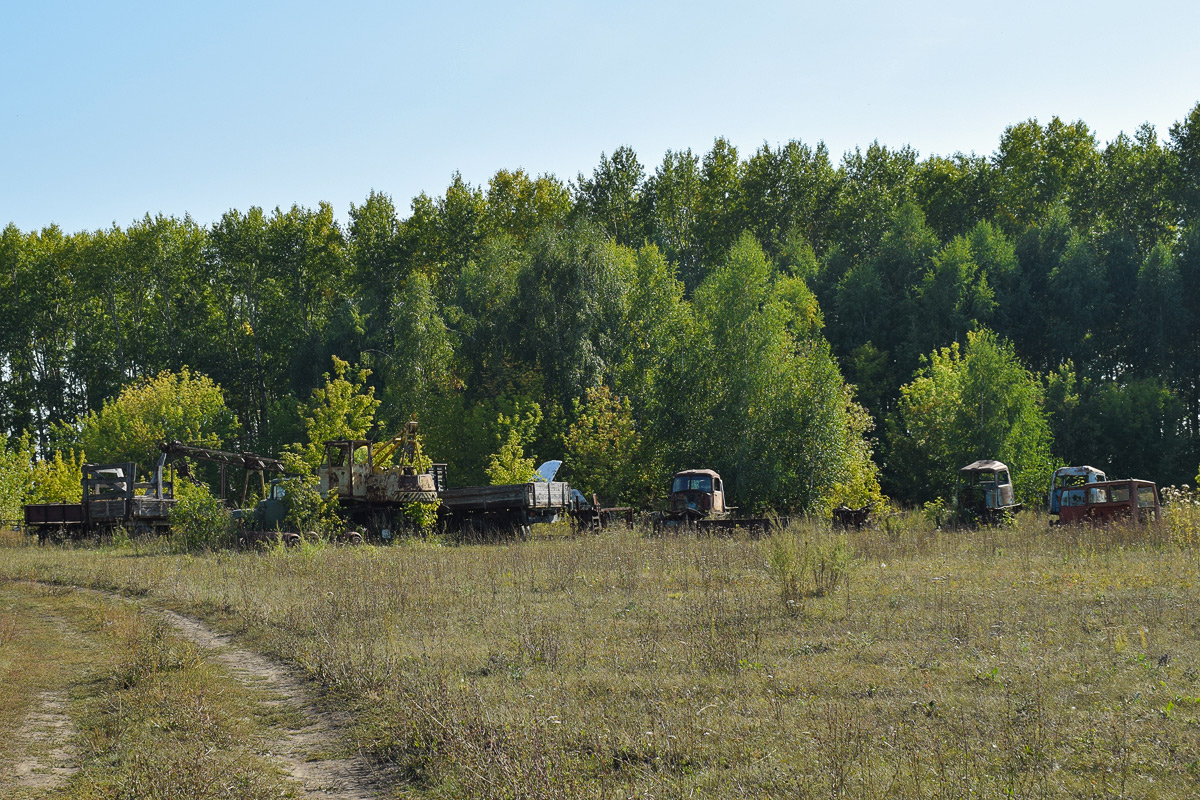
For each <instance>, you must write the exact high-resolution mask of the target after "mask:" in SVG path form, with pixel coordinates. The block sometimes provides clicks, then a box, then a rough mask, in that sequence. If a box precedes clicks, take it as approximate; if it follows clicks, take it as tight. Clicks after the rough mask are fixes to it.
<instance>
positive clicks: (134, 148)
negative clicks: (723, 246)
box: [0, 0, 1200, 232]
mask: <svg viewBox="0 0 1200 800" xmlns="http://www.w3.org/2000/svg"><path fill="white" fill-rule="evenodd" d="M1198 42H1200V4H1198V3H1195V2H1164V1H1163V0H1143V2H1140V3H1133V2H1126V3H1120V4H1118V3H1112V2H1105V0H1095V1H1094V2H1069V3H1059V2H1053V0H1041V1H1040V2H1027V1H1026V0H1018V2H1007V3H989V4H986V5H985V4H979V3H968V2H931V1H930V0H912V2H909V3H895V2H876V0H862V1H860V2H843V3H833V2H823V3H800V2H794V3H788V2H774V1H772V2H767V1H765V0H761V1H760V0H749V1H748V2H747V1H746V0H743V1H742V2H725V3H712V2H706V1H701V2H687V3H684V2H678V3H676V2H669V3H668V2H642V3H634V2H612V3H607V4H601V3H582V2H569V1H560V2H524V3H512V2H509V3H475V2H442V3H436V4H435V3H402V2H357V1H355V0H350V1H349V2H341V3H316V2H309V1H308V0H295V1H294V2H286V3H285V2H270V3H268V2H253V1H252V0H244V2H224V0H221V1H219V2H200V3H187V4H185V3H171V2H166V3H164V2H161V0H159V2H137V3H135V2H110V3H94V2H54V1H53V0H50V1H48V2H33V1H32V0H31V1H29V2H17V1H16V0H9V2H6V3H5V4H4V6H3V9H2V10H0V76H2V82H0V101H2V102H0V115H2V116H0V226H3V225H4V224H6V223H8V222H13V223H15V224H16V225H17V226H18V227H20V228H21V229H22V230H27V231H28V230H35V229H39V228H41V227H43V226H45V225H48V224H50V223H57V224H58V225H59V226H61V227H62V228H64V229H65V230H67V231H72V232H73V231H79V230H95V229H97V228H107V227H109V226H111V225H112V224H113V223H114V222H115V223H116V224H118V225H121V226H126V225H128V224H129V223H130V222H132V221H133V220H135V219H138V218H140V217H142V216H143V215H144V214H145V213H147V212H149V213H151V214H158V213H162V214H166V215H175V216H183V215H184V214H185V213H190V214H191V215H192V217H193V218H194V219H196V220H197V221H198V222H201V223H205V224H207V223H210V222H213V221H215V220H216V219H218V218H219V217H220V215H221V214H222V213H224V212H225V211H227V210H229V209H230V208H237V209H240V210H245V209H247V208H249V207H251V206H255V205H257V206H262V207H264V208H267V209H273V208H275V207H276V206H282V207H284V208H287V207H290V206H291V205H292V204H293V203H298V204H300V205H305V206H315V205H316V204H317V203H318V202H320V201H322V200H324V201H328V202H330V203H332V204H333V207H334V209H335V211H336V212H337V214H338V216H339V218H341V219H345V215H346V212H347V211H348V210H349V206H350V204H351V203H356V204H358V203H362V201H363V200H364V199H365V198H366V196H367V194H368V192H369V191H371V190H372V189H375V190H378V191H382V192H386V193H387V194H390V195H391V196H392V197H393V199H394V200H395V201H396V204H397V206H398V207H399V208H400V210H401V211H402V212H405V213H407V210H408V208H409V203H410V201H411V199H412V197H413V196H415V195H416V194H417V193H419V192H421V191H426V192H429V193H430V194H441V193H442V192H443V191H444V189H445V187H446V185H447V184H448V183H449V181H450V177H451V175H452V173H453V172H454V171H455V170H458V171H460V172H462V174H463V176H464V177H465V178H466V179H467V180H468V181H470V182H472V183H474V184H485V183H486V181H487V179H488V178H489V177H490V176H491V175H492V174H493V173H494V172H495V171H496V170H497V169H502V168H505V169H516V168H523V169H525V170H526V171H527V172H529V173H531V174H540V173H554V174H556V175H557V176H558V177H559V178H561V179H563V180H564V181H565V180H569V179H572V178H574V177H575V175H576V174H577V173H578V172H581V171H582V172H584V173H587V174H590V173H591V171H592V169H593V168H594V167H595V165H596V164H597V162H598V160H599V157H600V153H601V152H607V153H611V152H612V151H613V149H614V148H616V147H618V146H620V145H622V144H626V145H629V146H631V147H633V149H634V150H635V151H636V152H637V153H638V156H639V158H640V159H641V160H642V162H643V163H644V164H646V165H647V166H648V167H649V168H650V169H652V168H653V166H654V165H655V164H657V163H658V162H659V161H661V159H662V157H663V154H664V153H665V152H666V151H667V150H669V149H671V150H682V149H685V148H689V147H690V148H692V149H693V150H694V151H695V152H697V153H703V152H706V151H707V150H708V149H709V148H710V147H711V145H712V142H713V139H714V138H715V137H717V136H725V137H727V138H729V139H730V140H731V141H732V142H733V143H734V144H735V145H737V146H738V147H739V149H740V150H741V151H742V152H743V154H744V155H748V154H749V153H750V152H752V151H753V150H754V149H756V148H757V147H758V146H760V145H761V144H763V143H764V142H768V143H770V144H772V145H776V144H780V143H783V142H786V141H788V140H789V139H801V140H803V141H805V142H807V143H810V144H815V143H816V142H818V141H824V142H826V144H827V145H828V146H829V148H830V150H831V152H832V153H833V154H834V156H835V158H840V156H841V154H842V153H843V152H845V151H846V150H849V149H853V148H854V147H855V146H866V145H867V144H869V143H870V142H871V141H872V140H874V139H878V140H879V141H880V142H882V143H883V144H886V145H889V146H900V145H904V144H910V145H912V146H913V147H914V148H916V149H917V150H918V151H919V152H920V154H921V155H922V156H926V155H930V154H935V153H936V154H951V153H954V152H955V151H963V152H971V151H974V152H976V153H980V154H990V153H992V152H993V151H994V150H995V148H996V145H997V143H998V141H999V137H1000V134H1001V133H1002V132H1003V130H1004V128H1005V126H1007V125H1010V124H1013V123H1016V122H1019V121H1021V120H1024V119H1028V118H1030V117H1037V118H1038V119H1039V120H1041V121H1043V122H1045V121H1047V120H1049V119H1050V118H1051V117H1052V116H1055V115H1058V116H1060V117H1063V118H1064V119H1068V120H1075V119H1082V120H1084V121H1085V122H1086V123H1088V124H1089V125H1090V126H1091V127H1092V129H1093V130H1094V131H1095V132H1096V133H1097V135H1098V137H1099V138H1100V140H1101V141H1102V142H1106V141H1108V140H1110V139H1112V138H1113V137H1115V136H1116V135H1117V134H1118V133H1120V132H1121V131H1125V132H1127V133H1132V132H1133V131H1134V129H1135V128H1137V126H1139V125H1140V124H1142V123H1143V122H1150V123H1152V124H1153V125H1155V126H1156V127H1157V129H1158V133H1159V136H1160V138H1164V139H1165V138H1166V136H1167V133H1168V128H1169V126H1170V125H1171V123H1173V122H1175V121H1177V120H1179V119H1182V118H1183V117H1184V115H1186V114H1187V113H1188V112H1189V111H1190V110H1191V108H1192V107H1193V106H1195V105H1196V103H1197V102H1198V101H1200V44H1198Z"/></svg>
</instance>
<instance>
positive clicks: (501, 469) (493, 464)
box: [487, 403, 542, 486]
mask: <svg viewBox="0 0 1200 800" xmlns="http://www.w3.org/2000/svg"><path fill="white" fill-rule="evenodd" d="M541 422H542V409H541V407H540V406H539V405H538V404H537V403H531V404H530V405H529V406H528V407H527V408H526V409H525V411H524V413H514V414H513V415H512V416H511V417H510V416H506V415H504V414H501V415H500V417H499V419H498V420H497V424H498V426H499V428H500V430H501V431H503V433H501V434H500V441H499V445H500V449H499V450H497V451H496V452H495V453H493V454H492V455H491V456H490V458H489V459H488V467H487V476H488V481H489V482H490V483H491V484H492V485H493V486H503V485H505V484H510V483H527V482H528V481H531V480H533V477H534V474H535V472H534V471H535V469H536V459H534V458H526V457H525V445H526V444H527V443H528V442H529V441H531V440H532V439H533V436H534V434H535V431H536V430H537V427H538V425H540V424H541Z"/></svg>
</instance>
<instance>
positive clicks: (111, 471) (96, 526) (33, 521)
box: [24, 461, 175, 542]
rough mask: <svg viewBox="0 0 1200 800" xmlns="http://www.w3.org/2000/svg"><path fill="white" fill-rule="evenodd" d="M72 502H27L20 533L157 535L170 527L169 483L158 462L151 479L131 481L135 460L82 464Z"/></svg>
mask: <svg viewBox="0 0 1200 800" xmlns="http://www.w3.org/2000/svg"><path fill="white" fill-rule="evenodd" d="M80 484H81V489H82V497H81V499H80V502H78V503H30V504H28V505H26V506H25V508H24V513H25V532H26V533H28V534H30V535H35V536H37V537H38V539H39V540H40V541H43V542H45V541H47V540H49V539H56V540H61V539H80V538H84V537H87V536H102V535H104V534H106V533H111V532H112V531H113V529H115V528H117V527H123V528H126V529H127V530H130V531H133V532H138V533H162V532H165V531H166V530H168V529H169V527H170V520H169V517H170V514H171V509H172V508H173V507H174V505H175V499H174V491H173V490H174V483H173V482H172V481H166V480H163V470H162V462H161V461H160V462H159V464H158V466H157V467H156V468H155V472H154V476H153V479H152V480H150V481H147V482H142V483H140V482H138V481H137V464H134V463H133V462H131V461H125V462H120V463H116V464H84V465H83V470H82V478H81V480H80Z"/></svg>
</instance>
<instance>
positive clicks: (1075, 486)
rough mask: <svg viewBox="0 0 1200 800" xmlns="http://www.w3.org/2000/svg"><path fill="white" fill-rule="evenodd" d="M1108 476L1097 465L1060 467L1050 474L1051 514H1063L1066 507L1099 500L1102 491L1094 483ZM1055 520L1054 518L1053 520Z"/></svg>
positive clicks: (1102, 480)
mask: <svg viewBox="0 0 1200 800" xmlns="http://www.w3.org/2000/svg"><path fill="white" fill-rule="evenodd" d="M1107 480H1108V478H1107V477H1106V476H1105V475H1104V473H1103V472H1101V471H1100V470H1098V469H1096V468H1095V467H1089V466H1087V465H1084V466H1079V467H1059V468H1058V469H1056V470H1054V474H1052V475H1051V476H1050V507H1049V511H1050V514H1051V516H1054V515H1061V514H1062V509H1063V508H1064V507H1067V508H1071V507H1074V506H1083V505H1086V504H1088V503H1095V502H1098V501H1099V499H1100V491H1099V490H1098V489H1096V488H1095V486H1094V485H1093V484H1097V483H1103V482H1104V481H1107ZM1051 521H1053V520H1051Z"/></svg>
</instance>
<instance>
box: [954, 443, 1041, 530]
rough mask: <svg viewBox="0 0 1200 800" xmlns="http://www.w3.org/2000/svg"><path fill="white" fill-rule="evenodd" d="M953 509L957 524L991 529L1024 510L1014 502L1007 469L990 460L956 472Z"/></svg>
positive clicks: (1005, 466)
mask: <svg viewBox="0 0 1200 800" xmlns="http://www.w3.org/2000/svg"><path fill="white" fill-rule="evenodd" d="M954 506H955V512H956V514H957V516H958V520H959V522H961V523H963V524H966V525H994V524H995V523H997V522H1000V521H1001V520H1002V519H1004V518H1005V517H1007V516H1008V515H1010V514H1015V513H1016V512H1018V511H1020V510H1021V509H1022V508H1023V507H1024V506H1023V505H1022V504H1021V503H1018V502H1016V500H1015V495H1014V494H1013V484H1012V476H1011V475H1010V474H1009V470H1008V465H1007V464H1004V463H1003V462H1000V461H992V460H990V459H982V460H980V461H973V462H971V463H970V464H967V465H966V466H965V467H963V468H962V469H960V470H959V471H958V492H957V493H956V495H955V499H954Z"/></svg>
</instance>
